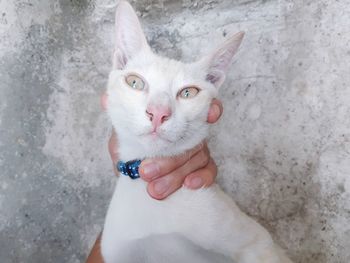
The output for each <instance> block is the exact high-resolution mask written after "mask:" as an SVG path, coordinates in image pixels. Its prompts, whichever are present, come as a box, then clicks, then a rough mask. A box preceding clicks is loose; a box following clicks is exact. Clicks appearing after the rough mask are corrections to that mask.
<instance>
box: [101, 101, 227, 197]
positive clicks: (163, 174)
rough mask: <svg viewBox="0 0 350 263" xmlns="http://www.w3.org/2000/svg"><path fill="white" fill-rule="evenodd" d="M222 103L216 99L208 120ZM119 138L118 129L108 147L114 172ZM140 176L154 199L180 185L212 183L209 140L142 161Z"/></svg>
mask: <svg viewBox="0 0 350 263" xmlns="http://www.w3.org/2000/svg"><path fill="white" fill-rule="evenodd" d="M106 104H107V95H103V96H102V98H101V105H102V108H103V109H106ZM222 111H223V108H222V103H221V102H220V101H219V100H217V99H214V100H213V101H212V103H211V106H210V108H209V112H208V118H207V121H208V123H215V122H217V121H218V120H219V118H220V116H221V114H222ZM117 148H118V140H117V135H116V133H115V131H114V130H113V132H112V135H111V137H110V139H109V143H108V149H109V153H110V155H111V158H112V162H113V169H114V172H115V173H116V174H117V175H118V174H119V173H118V171H117V170H116V167H115V166H116V163H117V162H118V154H117ZM139 172H140V176H141V178H142V179H143V180H145V181H146V182H148V186H147V191H148V193H149V194H150V196H152V197H153V198H155V199H159V200H160V199H164V198H166V197H167V196H169V195H170V194H172V193H173V192H175V191H176V190H177V189H179V188H180V187H182V186H183V185H184V186H185V187H188V188H190V189H198V188H201V187H206V186H209V185H211V184H212V183H213V182H214V180H215V177H216V174H217V168H216V164H215V162H214V160H213V159H212V158H211V157H210V153H209V149H208V147H207V144H206V142H203V143H202V144H200V145H198V146H196V147H194V148H193V149H191V150H188V151H187V152H185V153H184V154H182V155H179V156H175V157H168V158H153V159H146V160H144V161H142V163H141V165H140V167H139Z"/></svg>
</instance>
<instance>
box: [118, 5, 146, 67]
mask: <svg viewBox="0 0 350 263" xmlns="http://www.w3.org/2000/svg"><path fill="white" fill-rule="evenodd" d="M115 28H116V30H115V32H116V38H115V49H114V57H113V69H124V68H125V66H126V64H127V63H128V61H129V60H130V59H132V58H133V57H134V56H135V55H136V54H137V53H138V52H142V51H145V50H147V51H148V50H149V46H148V44H147V40H146V37H145V35H144V33H143V31H142V28H141V24H140V22H139V19H138V18H137V15H136V13H135V11H134V9H133V8H132V7H131V5H130V4H129V3H128V2H126V1H120V2H119V4H118V7H117V11H116V14H115Z"/></svg>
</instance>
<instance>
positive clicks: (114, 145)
mask: <svg viewBox="0 0 350 263" xmlns="http://www.w3.org/2000/svg"><path fill="white" fill-rule="evenodd" d="M117 149H118V138H117V134H116V132H115V131H114V129H113V130H112V135H111V137H110V138H109V142H108V151H109V154H110V155H111V159H112V163H113V171H114V173H115V174H116V175H118V174H119V173H118V171H117V168H116V164H117V162H118V158H119V156H118V152H117Z"/></svg>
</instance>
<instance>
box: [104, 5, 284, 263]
mask: <svg viewBox="0 0 350 263" xmlns="http://www.w3.org/2000/svg"><path fill="white" fill-rule="evenodd" d="M116 24H117V43H116V52H115V57H114V70H113V71H112V72H111V74H110V77H109V84H108V113H109V115H110V117H111V120H112V123H113V125H114V127H115V129H116V131H117V134H118V140H119V157H120V159H121V160H124V161H129V160H134V159H144V158H148V157H154V156H173V155H177V154H182V153H184V152H185V151H186V150H188V149H190V148H192V147H194V146H196V145H198V144H200V142H201V141H202V140H203V139H204V138H205V136H206V135H207V130H208V124H207V123H206V116H207V112H208V108H209V105H210V101H211V100H212V98H214V97H215V96H216V95H217V89H218V87H219V86H220V85H221V84H222V82H223V80H224V76H225V75H224V74H225V72H226V70H227V69H228V66H229V65H230V63H231V60H232V56H233V55H234V53H235V52H236V50H237V48H238V46H239V44H240V42H241V40H242V38H243V34H242V33H240V34H237V35H235V36H233V37H232V38H230V39H228V40H227V41H226V42H225V43H224V45H222V46H221V47H220V48H219V49H218V50H216V51H215V52H214V53H212V54H211V55H209V56H207V57H205V58H204V59H202V60H200V61H198V62H195V63H192V64H183V63H181V62H178V61H174V60H169V59H166V58H162V57H159V56H157V55H155V54H153V53H152V52H151V51H150V49H149V47H148V45H147V42H146V40H145V38H144V36H143V33H142V30H141V27H140V25H139V22H138V20H137V17H136V15H135V13H134V11H133V10H132V8H131V7H130V5H129V4H127V3H126V2H121V3H120V4H119V7H118V10H117V14H116ZM159 240H164V242H166V243H169V244H172V247H173V248H174V250H175V251H173V250H172V249H171V248H169V247H167V246H164V251H165V252H164V253H165V257H166V254H167V252H166V250H169V253H168V257H169V259H170V258H171V257H172V256H171V255H174V253H175V254H181V253H185V254H186V253H187V254H186V255H188V258H187V257H186V255H184V257H183V258H182V259H181V261H179V262H191V263H192V262H201V261H200V260H199V258H200V256H201V254H202V252H198V253H197V256H196V253H194V254H193V253H190V252H191V251H187V252H185V251H184V249H181V245H183V244H189V245H188V246H190V247H191V245H193V247H194V248H193V250H195V248H197V247H199V248H201V249H203V250H205V251H209V252H210V251H213V252H215V253H217V254H222V255H224V256H225V257H226V258H224V257H222V258H221V259H219V258H217V260H212V261H211V262H227V258H229V259H231V260H232V262H235V263H289V262H290V260H289V259H288V258H287V257H286V256H285V255H284V254H283V252H281V250H280V249H279V248H278V247H276V246H275V244H274V243H273V241H272V239H271V237H270V235H269V234H268V232H267V231H266V230H265V229H264V228H263V227H262V226H260V225H259V224H258V223H256V222H255V221H254V220H253V219H251V218H249V217H248V216H247V215H245V214H244V213H243V212H241V211H240V209H239V208H238V207H237V206H236V204H235V203H234V201H233V200H232V199H230V198H229V197H228V196H227V195H226V194H224V193H223V191H222V190H221V189H220V188H219V186H218V185H216V184H214V185H212V186H210V187H208V188H203V189H200V190H196V191H192V190H188V189H186V188H184V187H183V188H181V189H179V190H178V191H177V192H175V193H174V194H172V195H171V196H170V197H168V198H167V199H165V200H162V201H158V200H155V199H153V198H151V197H150V196H149V194H148V193H147V190H146V182H144V181H143V180H141V179H137V180H132V179H130V178H128V177H123V176H121V177H120V178H119V180H118V184H117V186H116V189H115V192H114V195H113V198H112V201H111V204H110V207H109V210H108V213H107V217H106V222H105V227H104V231H103V235H102V243H101V246H102V247H101V248H102V254H103V257H104V260H105V262H106V263H117V262H118V263H119V262H134V261H132V258H130V261H128V260H126V259H125V255H128V256H129V257H131V256H132V255H134V256H135V257H136V254H137V252H135V253H134V252H133V248H135V244H138V246H139V247H143V246H142V242H144V245H145V246H146V245H147V244H154V246H159V244H161V242H160V241H159ZM157 241H158V243H157ZM149 242H150V243H149ZM140 244H141V245H140ZM162 248H163V247H162V246H160V247H159V249H162ZM177 249H178V250H180V251H176V250H177ZM150 251H152V250H151V249H150ZM153 251H157V247H153ZM196 251H200V250H196ZM154 253H155V252H152V255H153V256H154ZM146 254H147V253H146ZM190 254H191V256H190ZM150 256H151V255H150V254H148V256H144V259H142V260H140V261H138V262H154V263H155V262H159V263H164V262H166V261H164V255H163V259H161V258H157V257H155V258H154V259H153V260H148V259H149V258H150ZM202 256H203V255H202ZM147 258H148V259H147ZM195 258H196V259H195ZM208 258H209V257H208ZM196 260H197V261H196ZM225 260H226V261H225ZM169 262H175V261H171V260H169ZM202 262H205V261H202ZM208 262H210V261H208Z"/></svg>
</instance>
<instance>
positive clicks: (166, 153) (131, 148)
mask: <svg viewBox="0 0 350 263" xmlns="http://www.w3.org/2000/svg"><path fill="white" fill-rule="evenodd" d="M199 143H200V142H195V141H193V142H191V143H188V144H181V145H177V146H174V145H169V147H168V148H167V149H163V150H162V151H156V149H155V148H156V147H153V146H152V145H143V144H141V143H139V142H138V141H136V140H133V139H130V138H129V137H128V136H122V135H121V136H119V134H118V157H119V160H121V161H124V162H127V161H131V160H144V159H147V158H154V157H171V156H176V155H181V154H183V153H185V152H186V151H187V150H188V149H191V148H193V147H195V146H196V145H197V144H199Z"/></svg>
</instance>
